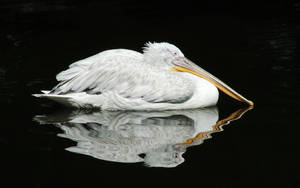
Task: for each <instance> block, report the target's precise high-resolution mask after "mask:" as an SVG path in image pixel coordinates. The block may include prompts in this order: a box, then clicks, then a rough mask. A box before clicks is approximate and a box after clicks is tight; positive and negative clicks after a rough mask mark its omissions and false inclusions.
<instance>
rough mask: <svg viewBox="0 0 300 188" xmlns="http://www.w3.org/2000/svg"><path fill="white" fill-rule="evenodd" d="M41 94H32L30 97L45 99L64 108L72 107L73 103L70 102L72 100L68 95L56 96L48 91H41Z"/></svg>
mask: <svg viewBox="0 0 300 188" xmlns="http://www.w3.org/2000/svg"><path fill="white" fill-rule="evenodd" d="M41 92H42V93H41V94H33V95H32V96H34V97H38V98H47V99H50V100H52V101H55V102H57V103H60V104H63V105H65V106H74V102H72V98H71V97H70V96H68V95H57V94H51V93H50V91H41Z"/></svg>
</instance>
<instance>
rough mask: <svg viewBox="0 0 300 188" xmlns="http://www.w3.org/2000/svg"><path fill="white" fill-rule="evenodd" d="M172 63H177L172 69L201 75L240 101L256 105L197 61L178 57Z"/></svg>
mask: <svg viewBox="0 0 300 188" xmlns="http://www.w3.org/2000/svg"><path fill="white" fill-rule="evenodd" d="M172 63H173V64H174V65H175V67H173V68H172V69H171V70H172V71H176V72H188V73H191V74H194V75H196V76H199V77H201V78H204V79H205V80H207V81H209V82H210V83H212V84H213V85H215V86H216V87H217V88H218V89H220V90H221V91H223V92H224V93H226V94H227V95H229V96H230V97H232V98H234V99H236V100H238V101H241V102H245V103H248V104H249V105H250V106H253V105H254V103H253V102H252V101H250V100H248V99H246V98H245V97H243V96H242V95H241V94H239V93H238V92H236V91H234V90H233V89H232V88H231V87H229V86H228V85H226V84H225V83H224V82H222V81H221V80H219V79H218V78H216V77H215V76H213V75H212V74H210V73H209V72H207V71H205V70H204V69H202V68H200V67H199V66H197V65H196V64H195V63H193V62H192V61H190V60H188V59H187V58H184V57H182V58H176V59H175V60H174V61H173V62H172Z"/></svg>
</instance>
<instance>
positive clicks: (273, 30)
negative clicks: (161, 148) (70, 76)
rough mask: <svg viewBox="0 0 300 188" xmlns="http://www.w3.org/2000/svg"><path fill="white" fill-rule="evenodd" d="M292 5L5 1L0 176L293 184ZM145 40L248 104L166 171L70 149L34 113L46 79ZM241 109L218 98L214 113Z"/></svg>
mask: <svg viewBox="0 0 300 188" xmlns="http://www.w3.org/2000/svg"><path fill="white" fill-rule="evenodd" d="M299 11H300V2H299V1H297V0H285V1H284V0H281V1H258V0H254V1H238V0H229V1H228V0H227V1H221V0H215V1H199V2H197V1H191V0H185V1H180V2H178V1H134V0H132V1H130V0H119V1H108V0H107V1H96V0H94V1H93V0H87V1H76V0H52V1H50V0H49V1H44V0H40V1H38V0H27V1H25V0H10V1H8V0H2V1H1V2H0V24H1V30H0V55H1V60H0V84H1V85H0V103H1V111H2V112H1V120H2V121H1V127H0V129H1V131H0V146H1V150H2V151H1V155H0V165H1V171H2V175H1V176H0V180H1V181H0V183H1V184H3V185H4V184H5V183H8V186H7V187H15V186H17V185H19V186H27V187H83V186H84V187H101V186H112V187H115V186H117V185H118V186H133V187H136V186H140V187H154V186H155V187H162V186H168V187H169V186H170V187H186V186H193V187H194V186H195V187H196V186H197V187H277V186H281V187H298V186H299V184H298V181H299V166H298V160H299V158H298V156H297V155H296V153H297V151H298V148H299V145H298V143H299V139H298V130H299V128H298V127H299V121H298V116H299V110H298V105H299V99H298V97H299V88H300V87H299V85H300V84H299V73H300V68H299V45H298V43H299V31H300V30H299V27H300V24H299ZM148 41H157V42H160V41H166V42H170V43H173V44H175V45H176V46H178V47H179V48H180V49H181V50H182V51H183V53H184V54H185V56H186V57H188V58H189V59H191V60H193V61H194V62H196V63H197V64H198V65H200V66H201V67H203V68H205V69H206V70H208V71H209V72H211V73H213V74H214V75H216V76H217V77H219V78H221V80H224V81H225V82H227V83H230V84H229V85H230V86H232V87H233V88H235V89H237V90H238V91H240V92H241V93H242V94H244V95H245V96H246V97H247V98H249V99H251V100H253V101H254V103H255V108H254V109H253V110H252V111H250V112H248V113H247V114H246V115H245V116H244V117H243V118H242V119H240V120H239V121H236V122H233V123H232V124H230V125H229V126H227V127H226V128H225V131H224V132H221V133H216V134H214V135H213V138H212V139H210V140H207V141H205V143H204V144H202V145H201V146H197V147H193V148H190V149H189V150H188V151H187V152H186V153H185V155H184V158H185V160H186V161H185V162H184V163H183V164H182V165H180V166H179V167H177V168H173V169H163V168H147V167H144V165H143V164H117V163H111V162H105V161H100V160H97V159H94V158H91V157H88V156H81V155H78V154H73V153H70V152H67V151H65V150H64V148H66V147H69V146H71V145H74V144H75V143H73V142H71V141H69V140H66V139H62V138H58V137H57V136H56V134H57V133H59V132H61V131H60V130H59V129H58V128H55V127H52V126H50V125H49V126H40V125H37V124H36V123H35V122H33V121H32V117H33V116H34V115H36V114H42V113H45V112H46V111H47V108H46V107H48V105H49V104H48V102H47V101H40V100H36V99H33V98H32V97H31V96H30V95H31V94H32V93H37V92H39V90H41V89H50V88H51V87H53V86H54V85H55V84H56V81H55V75H56V73H58V72H59V71H62V70H63V69H65V68H66V67H67V65H69V64H70V63H71V62H74V61H76V60H79V59H82V58H85V57H88V56H90V55H94V54H96V53H98V52H100V51H102V50H106V49H112V48H128V49H133V50H137V51H141V47H142V46H143V44H144V43H145V42H148ZM239 105H240V104H238V103H237V102H235V101H233V100H232V99H230V98H229V97H227V96H225V95H223V94H221V96H220V101H219V104H218V107H219V110H220V114H221V116H226V115H228V114H230V113H231V112H233V110H235V109H236V108H238V107H239ZM297 185H298V186H297ZM1 187H2V185H1Z"/></svg>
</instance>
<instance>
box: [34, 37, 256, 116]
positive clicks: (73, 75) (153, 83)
mask: <svg viewBox="0 0 300 188" xmlns="http://www.w3.org/2000/svg"><path fill="white" fill-rule="evenodd" d="M56 79H57V80H58V81H59V82H60V83H59V84H58V85H57V86H55V87H54V88H53V89H52V90H51V91H43V94H35V95H34V96H36V97H45V98H49V99H51V100H54V101H57V102H59V103H62V104H65V105H68V106H75V107H78V108H90V107H91V108H100V109H101V110H174V109H192V108H201V107H207V106H213V105H215V104H216V103H217V101H218V97H219V93H218V90H217V88H218V89H220V90H221V91H223V92H224V93H226V94H227V95H229V96H231V97H232V98H234V99H236V100H239V101H242V102H246V103H248V104H249V105H250V106H252V105H253V102H252V101H250V100H247V99H246V98H245V97H243V96H242V95H240V94H239V93H237V92H236V91H234V90H233V89H232V88H230V87H229V86H228V85H226V84H225V83H223V82H222V81H221V80H219V79H218V78H216V77H214V76H213V75H211V74H210V73H208V72H207V71H205V70H204V69H202V68H200V67H199V66H197V65H196V64H194V63H193V62H191V61H190V60H188V59H187V58H185V57H184V55H183V53H182V52H181V51H180V50H179V49H178V48H177V47H176V46H174V45H172V44H169V43H166V42H161V43H150V42H149V43H147V44H146V45H145V47H144V49H143V53H139V52H136V51H133V50H127V49H113V50H106V51H103V52H100V53H98V54H96V55H94V56H91V57H88V58H86V59H83V60H80V61H77V62H75V63H73V64H71V65H70V66H69V69H67V70H65V71H62V72H61V73H59V74H58V75H57V76H56Z"/></svg>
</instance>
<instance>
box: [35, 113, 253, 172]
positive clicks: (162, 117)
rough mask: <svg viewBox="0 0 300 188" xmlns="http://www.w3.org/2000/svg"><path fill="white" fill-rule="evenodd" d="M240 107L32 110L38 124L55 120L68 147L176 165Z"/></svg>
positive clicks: (113, 158) (110, 158) (125, 160)
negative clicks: (226, 110)
mask: <svg viewBox="0 0 300 188" xmlns="http://www.w3.org/2000/svg"><path fill="white" fill-rule="evenodd" d="M247 110H248V109H240V110H238V111H236V112H234V113H233V114H231V115H230V116H229V117H228V118H225V119H223V120H220V121H218V119H219V114H218V110H217V108H208V109H197V110H184V111H183V110H182V111H162V112H126V111H118V112H89V113H87V112H83V111H72V112H69V113H66V114H63V113H61V112H60V113H57V114H52V115H46V116H36V117H35V120H36V121H38V122H40V123H41V124H49V123H50V124H54V125H56V126H58V127H60V128H61V129H62V130H63V131H64V133H62V134H59V135H58V136H60V137H64V138H68V139H71V140H74V141H76V142H77V146H73V147H69V148H67V150H68V151H71V152H75V153H80V154H85V155H89V156H92V157H95V158H98V159H101V160H107V161H114V162H123V163H136V162H144V163H145V164H146V165H147V166H151V167H176V166H177V165H179V164H181V163H182V162H183V161H184V159H183V157H182V154H183V153H184V152H185V151H186V148H187V147H189V146H192V145H199V144H201V143H202V142H203V140H205V139H207V138H209V137H210V136H209V135H210V133H212V132H216V131H219V130H221V129H220V128H221V126H222V125H224V124H227V123H228V122H229V121H231V120H234V119H237V118H239V117H240V116H241V115H242V114H243V113H245V112H246V111H247Z"/></svg>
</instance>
